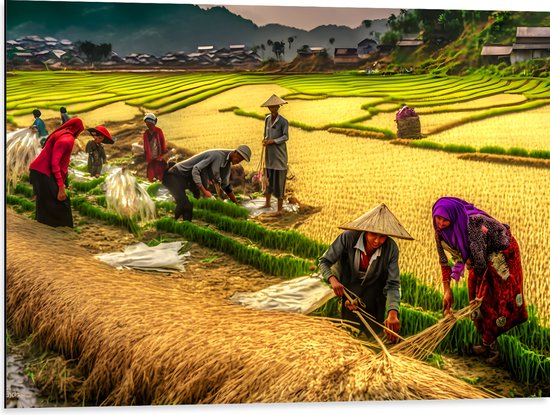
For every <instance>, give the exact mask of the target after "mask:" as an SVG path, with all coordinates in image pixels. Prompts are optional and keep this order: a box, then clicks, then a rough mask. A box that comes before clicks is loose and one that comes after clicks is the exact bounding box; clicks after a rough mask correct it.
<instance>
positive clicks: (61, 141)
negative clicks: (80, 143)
mask: <svg viewBox="0 0 550 415" xmlns="http://www.w3.org/2000/svg"><path fill="white" fill-rule="evenodd" d="M74 140H75V139H74V136H73V135H72V134H71V133H69V132H66V133H65V134H63V135H61V136H59V137H58V138H57V139H49V140H48V141H47V142H46V145H45V146H44V148H43V149H42V151H41V152H40V154H38V156H37V157H36V158H35V159H34V160H33V161H32V162H31V164H30V165H29V168H30V169H31V170H36V171H39V172H40V173H43V174H45V175H46V176H51V175H52V174H53V176H54V177H55V181H56V182H57V185H58V186H59V187H60V188H61V187H64V183H65V179H66V178H67V173H68V171H69V162H70V161H71V154H72V151H73V145H74Z"/></svg>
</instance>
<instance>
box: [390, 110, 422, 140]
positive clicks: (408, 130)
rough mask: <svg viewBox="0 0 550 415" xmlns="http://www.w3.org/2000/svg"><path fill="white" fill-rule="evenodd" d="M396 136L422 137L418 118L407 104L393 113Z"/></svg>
mask: <svg viewBox="0 0 550 415" xmlns="http://www.w3.org/2000/svg"><path fill="white" fill-rule="evenodd" d="M395 122H396V123H397V137H398V138H422V134H421V133H420V118H419V117H418V114H417V113H416V112H415V110H414V109H413V108H411V107H409V106H407V105H405V106H403V108H401V109H400V110H399V111H398V112H397V113H396V114H395Z"/></svg>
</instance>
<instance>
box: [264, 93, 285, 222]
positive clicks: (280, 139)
mask: <svg viewBox="0 0 550 415" xmlns="http://www.w3.org/2000/svg"><path fill="white" fill-rule="evenodd" d="M286 103H287V102H286V101H284V100H283V99H281V98H279V97H278V96H277V95H272V96H271V97H270V98H269V99H268V100H267V101H266V102H264V103H263V104H262V105H261V106H262V107H267V108H268V109H269V112H270V114H268V115H266V117H265V123H264V138H263V145H264V147H265V168H266V173H267V179H268V184H267V189H266V192H265V205H264V207H265V208H270V207H271V195H272V194H273V195H274V196H275V197H276V198H277V211H276V212H275V213H274V215H281V214H282V213H283V198H284V194H285V185H286V175H287V171H288V152H287V148H286V142H287V141H288V121H287V120H286V118H284V117H283V116H282V115H281V114H279V108H280V107H281V105H283V104H286Z"/></svg>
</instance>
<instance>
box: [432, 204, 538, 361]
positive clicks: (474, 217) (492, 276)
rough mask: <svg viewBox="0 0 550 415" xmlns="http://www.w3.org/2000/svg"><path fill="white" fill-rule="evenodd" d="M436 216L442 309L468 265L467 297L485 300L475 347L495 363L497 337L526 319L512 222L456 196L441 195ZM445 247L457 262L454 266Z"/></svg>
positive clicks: (447, 309) (448, 305)
mask: <svg viewBox="0 0 550 415" xmlns="http://www.w3.org/2000/svg"><path fill="white" fill-rule="evenodd" d="M432 218H433V226H434V229H435V240H436V246H437V252H438V254H439V262H440V264H441V270H442V274H443V288H444V296H443V312H444V313H445V314H447V313H448V312H450V310H451V308H452V305H453V294H452V291H451V278H452V279H454V280H456V281H458V280H459V279H460V277H461V276H462V273H463V272H464V267H467V268H468V270H469V273H468V296H469V299H470V301H474V300H475V299H482V301H481V307H480V308H479V309H478V311H477V312H476V313H474V314H473V315H472V318H473V320H474V324H475V326H476V328H477V329H478V331H479V333H480V334H481V338H482V343H481V344H480V345H476V346H474V347H473V351H474V353H475V354H478V355H484V356H486V357H488V361H489V363H496V362H497V361H498V356H499V352H498V347H497V342H496V338H497V337H498V336H499V335H500V334H502V333H504V332H506V331H508V330H510V329H511V328H512V327H514V326H516V325H518V324H521V323H523V322H524V321H526V320H527V309H526V307H525V301H524V298H523V271H522V268H521V258H520V253H519V246H518V243H517V241H516V240H515V238H514V237H513V236H512V234H511V233H510V228H509V226H508V225H506V224H504V223H501V222H499V221H498V220H496V219H494V218H493V217H491V216H490V215H488V214H487V213H485V212H484V211H482V210H480V209H478V208H476V207H475V206H474V205H473V204H471V203H468V202H466V201H464V200H462V199H459V198H456V197H442V198H440V199H438V200H437V202H435V204H434V205H433V208H432ZM445 251H447V252H448V253H450V255H451V257H452V259H453V261H454V266H453V267H452V268H451V267H450V266H449V265H448V259H447V255H446V253H445Z"/></svg>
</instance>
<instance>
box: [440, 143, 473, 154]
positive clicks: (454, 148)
mask: <svg viewBox="0 0 550 415" xmlns="http://www.w3.org/2000/svg"><path fill="white" fill-rule="evenodd" d="M443 150H444V151H447V152H449V153H475V152H476V149H475V148H474V147H472V146H468V145H464V144H445V145H444V146H443Z"/></svg>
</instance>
